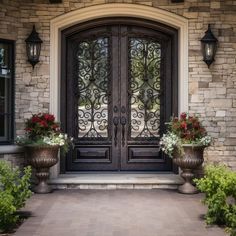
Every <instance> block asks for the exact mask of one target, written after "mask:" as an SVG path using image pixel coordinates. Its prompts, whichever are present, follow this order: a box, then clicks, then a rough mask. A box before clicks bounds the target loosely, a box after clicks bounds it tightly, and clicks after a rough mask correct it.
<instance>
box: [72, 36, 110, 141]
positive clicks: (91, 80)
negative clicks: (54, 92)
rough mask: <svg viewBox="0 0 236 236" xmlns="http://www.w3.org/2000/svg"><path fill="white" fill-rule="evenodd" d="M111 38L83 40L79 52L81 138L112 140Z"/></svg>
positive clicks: (78, 105) (77, 61) (78, 79)
mask: <svg viewBox="0 0 236 236" xmlns="http://www.w3.org/2000/svg"><path fill="white" fill-rule="evenodd" d="M109 54H110V52H109V38H108V37H98V38H96V39H87V40H82V41H81V42H79V43H78V44H77V49H76V52H75V57H76V58H75V61H76V73H75V76H76V78H75V79H76V80H77V87H76V91H75V94H76V96H77V98H78V103H77V110H78V111H77V122H78V126H77V127H78V137H79V138H107V137H108V100H109V94H108V90H109V81H110V79H109V77H110V58H109Z"/></svg>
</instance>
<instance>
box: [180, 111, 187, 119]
mask: <svg viewBox="0 0 236 236" xmlns="http://www.w3.org/2000/svg"><path fill="white" fill-rule="evenodd" d="M186 117H187V114H186V113H185V112H183V113H181V114H180V118H181V119H182V120H185V119H186Z"/></svg>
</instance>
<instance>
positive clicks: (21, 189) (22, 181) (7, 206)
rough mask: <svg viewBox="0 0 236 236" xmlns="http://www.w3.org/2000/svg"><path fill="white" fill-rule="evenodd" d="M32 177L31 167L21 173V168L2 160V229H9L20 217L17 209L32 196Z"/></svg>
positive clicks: (0, 174)
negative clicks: (30, 188)
mask: <svg viewBox="0 0 236 236" xmlns="http://www.w3.org/2000/svg"><path fill="white" fill-rule="evenodd" d="M30 178H31V167H26V168H24V174H23V175H21V173H20V171H19V168H15V169H13V168H11V166H10V165H9V164H8V163H7V162H5V161H0V230H2V231H7V230H9V229H10V228H12V227H14V225H15V224H16V222H17V220H18V219H19V216H18V215H17V214H16V211H17V210H18V209H20V208H22V207H23V206H24V205H25V201H26V199H27V198H29V197H30V196H31V191H30V190H29V187H30Z"/></svg>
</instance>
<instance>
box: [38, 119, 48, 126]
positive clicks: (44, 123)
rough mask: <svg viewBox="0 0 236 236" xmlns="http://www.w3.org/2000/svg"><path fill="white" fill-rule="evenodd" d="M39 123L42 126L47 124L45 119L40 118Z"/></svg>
mask: <svg viewBox="0 0 236 236" xmlns="http://www.w3.org/2000/svg"><path fill="white" fill-rule="evenodd" d="M39 124H40V125H41V126H42V127H48V124H47V122H46V121H45V120H42V121H40V122H39Z"/></svg>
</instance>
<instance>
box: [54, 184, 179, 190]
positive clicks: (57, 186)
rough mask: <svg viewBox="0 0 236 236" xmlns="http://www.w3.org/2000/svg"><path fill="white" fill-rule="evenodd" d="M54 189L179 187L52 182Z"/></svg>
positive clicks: (169, 187)
mask: <svg viewBox="0 0 236 236" xmlns="http://www.w3.org/2000/svg"><path fill="white" fill-rule="evenodd" d="M51 186H52V188H53V189H100V190H114V189H177V187H178V185H177V184H51Z"/></svg>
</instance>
